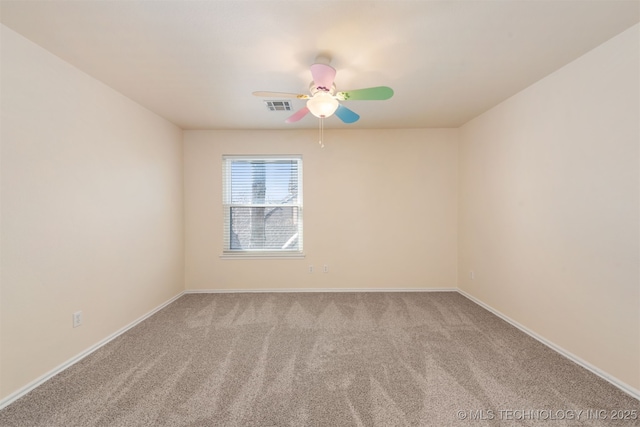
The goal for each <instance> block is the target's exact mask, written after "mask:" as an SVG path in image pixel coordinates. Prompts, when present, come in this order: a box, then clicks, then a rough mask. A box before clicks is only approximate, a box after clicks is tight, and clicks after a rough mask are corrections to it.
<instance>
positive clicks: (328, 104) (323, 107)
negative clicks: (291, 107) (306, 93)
mask: <svg viewBox="0 0 640 427" xmlns="http://www.w3.org/2000/svg"><path fill="white" fill-rule="evenodd" d="M338 105H340V103H339V102H338V100H337V99H335V98H334V97H333V95H331V93H329V92H321V91H320V92H316V93H315V94H314V95H313V97H312V98H311V99H309V100H308V101H307V108H308V109H309V111H310V112H311V114H313V115H314V116H316V117H318V118H320V119H323V118H325V117H329V116H331V115H333V113H335V112H336V110H337V109H338Z"/></svg>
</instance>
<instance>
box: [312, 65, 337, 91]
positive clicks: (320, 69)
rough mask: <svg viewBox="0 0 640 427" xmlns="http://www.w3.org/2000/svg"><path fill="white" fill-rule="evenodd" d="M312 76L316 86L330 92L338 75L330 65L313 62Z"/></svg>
mask: <svg viewBox="0 0 640 427" xmlns="http://www.w3.org/2000/svg"><path fill="white" fill-rule="evenodd" d="M311 76H312V77H313V84H314V85H315V87H316V88H318V89H320V90H323V91H325V92H328V91H329V90H331V86H332V85H333V80H334V79H335V77H336V70H335V68H333V67H332V66H330V65H326V64H313V65H312V66H311Z"/></svg>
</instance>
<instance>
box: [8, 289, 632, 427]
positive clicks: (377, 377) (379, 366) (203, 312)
mask: <svg viewBox="0 0 640 427" xmlns="http://www.w3.org/2000/svg"><path fill="white" fill-rule="evenodd" d="M612 410H621V411H625V410H627V411H632V410H640V402H639V401H638V400H636V399H633V398H632V397H630V396H628V395H627V394H625V393H623V392H622V391H620V390H618V389H617V388H615V387H613V386H611V385H610V384H608V383H607V382H605V381H603V380H602V379H599V378H598V377H596V376H595V375H593V374H592V373H590V372H588V371H586V370H585V369H583V368H581V367H579V366H578V365H576V364H574V363H572V362H570V361H568V360H567V359H565V358H563V357H562V356H560V355H558V354H557V353H555V352H554V351H553V350H550V349H549V348H547V347H546V346H544V345H542V344H540V343H538V342H537V341H535V340H534V339H532V338H530V337H528V336H527V335H526V334H524V333H522V332H520V331H518V330H517V329H515V328H514V327H512V326H510V325H509V324H507V323H506V322H504V321H502V320H501V319H499V318H497V317H496V316H494V315H492V314H491V313H489V312H487V311H486V310H484V309H483V308H481V307H479V306H478V305H476V304H474V303H473V302H471V301H469V300H468V299H466V298H465V297H463V296H461V295H459V294H457V293H454V292H438V293H277V294H275V293H266V294H255V293H254V294H251V293H249V294H191V295H185V296H183V297H181V298H180V299H178V300H177V301H175V302H174V303H172V304H171V305H170V306H168V307H167V308H165V309H163V310H162V311H160V312H158V313H157V314H155V315H154V316H152V317H151V318H149V319H147V320H146V321H144V322H143V323H141V324H140V325H138V326H137V327H135V328H133V329H132V330H130V331H129V332H127V333H126V334H124V335H122V336H121V337H119V338H117V339H115V340H114V341H112V342H110V343H109V344H107V345H106V346H104V347H102V348H101V349H99V350H98V351H96V352H95V353H93V354H91V355H90V356H89V357H87V358H85V359H83V360H82V361H81V362H79V363H77V364H75V365H74V366H72V367H71V368H69V369H67V370H66V371H64V372H63V373H61V374H59V375H58V376H56V377H54V378H53V379H51V380H49V381H48V382H46V383H45V384H43V385H42V386H40V387H39V388H37V389H36V390H34V391H32V392H31V393H29V394H28V395H26V396H25V397H23V398H22V399H20V400H18V401H17V402H15V403H13V404H12V405H10V406H8V407H7V408H5V409H4V410H3V411H1V412H0V425H2V426H28V427H35V426H65V427H69V426H288V425H293V426H396V425H398V426H404V425H411V426H414V425H424V426H449V425H459V426H465V425H468V426H483V425H532V426H554V427H555V426H565V425H574V426H589V425H621V426H638V425H640V421H639V420H621V421H615V420H611V417H612V414H619V415H623V416H624V413H623V412H618V413H612V412H611V411H612ZM572 411H573V412H572ZM580 411H583V412H580ZM604 417H606V419H604ZM630 417H631V418H633V416H632V415H631V416H630ZM637 417H640V414H638V415H637V416H636V418H637ZM463 418H464V419H463ZM596 418H599V419H596Z"/></svg>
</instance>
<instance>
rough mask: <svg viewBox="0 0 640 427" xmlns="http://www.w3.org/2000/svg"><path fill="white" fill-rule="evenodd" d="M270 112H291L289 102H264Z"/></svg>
mask: <svg viewBox="0 0 640 427" xmlns="http://www.w3.org/2000/svg"><path fill="white" fill-rule="evenodd" d="M264 103H265V104H267V108H268V109H269V110H270V111H291V103H290V102H289V101H264Z"/></svg>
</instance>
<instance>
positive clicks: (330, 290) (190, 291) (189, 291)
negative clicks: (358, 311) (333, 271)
mask: <svg viewBox="0 0 640 427" xmlns="http://www.w3.org/2000/svg"><path fill="white" fill-rule="evenodd" d="M457 291H458V288H404V289H403V288H302V289H187V290H186V291H184V293H185V294H242V293H301V292H316V293H319V292H327V293H333V292H457Z"/></svg>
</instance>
